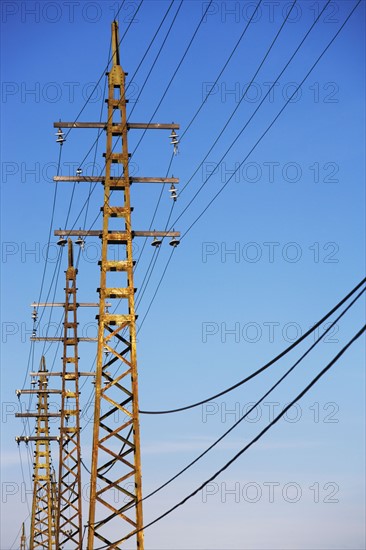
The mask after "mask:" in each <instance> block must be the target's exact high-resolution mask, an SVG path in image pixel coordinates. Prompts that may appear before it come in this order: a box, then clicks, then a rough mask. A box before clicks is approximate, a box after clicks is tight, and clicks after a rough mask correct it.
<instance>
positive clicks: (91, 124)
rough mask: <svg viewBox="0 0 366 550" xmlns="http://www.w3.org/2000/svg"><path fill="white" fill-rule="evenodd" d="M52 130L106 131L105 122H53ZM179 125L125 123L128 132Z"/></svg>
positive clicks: (119, 130)
mask: <svg viewBox="0 0 366 550" xmlns="http://www.w3.org/2000/svg"><path fill="white" fill-rule="evenodd" d="M53 127H54V128H100V129H101V130H106V129H107V123H106V122H54V123H53ZM179 128H180V126H179V124H175V123H174V122H172V123H171V124H169V123H167V124H161V123H157V122H127V129H128V130H179ZM114 130H118V132H119V133H121V130H122V126H121V124H112V131H114Z"/></svg>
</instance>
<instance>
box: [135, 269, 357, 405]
mask: <svg viewBox="0 0 366 550" xmlns="http://www.w3.org/2000/svg"><path fill="white" fill-rule="evenodd" d="M365 282H366V277H365V278H363V279H362V281H361V282H360V283H358V284H357V285H356V286H355V287H354V289H353V290H351V292H349V293H348V294H347V296H345V297H344V298H342V300H340V302H338V304H336V305H335V306H334V307H333V308H332V309H331V310H330V311H329V312H328V313H326V315H324V316H323V317H322V318H321V319H320V320H319V321H318V322H317V323H315V325H314V326H313V327H311V328H310V329H309V330H307V331H306V332H305V333H304V334H303V335H302V336H300V337H299V338H298V339H297V340H295V342H293V343H292V344H290V345H289V346H288V347H287V348H286V349H285V350H283V351H282V352H281V353H279V354H278V355H277V356H276V357H274V359H271V360H270V361H269V362H268V363H266V364H265V365H264V366H263V367H261V368H259V369H258V370H256V371H255V372H253V373H252V374H250V375H249V376H246V377H245V378H243V379H242V380H240V381H239V382H237V383H236V384H234V385H232V386H230V387H229V388H227V389H226V390H223V391H221V392H219V393H216V394H215V395H212V396H211V397H208V398H207V399H202V400H201V401H198V402H197V403H193V404H191V405H186V406H184V407H179V408H176V409H170V410H164V411H143V410H140V413H141V414H169V413H175V412H181V411H186V410H188V409H193V408H194V407H198V406H199V405H203V404H204V403H207V402H208V401H213V400H214V399H217V398H218V397H221V396H222V395H225V394H226V393H229V392H231V391H232V390H235V389H236V388H239V387H240V386H242V385H243V384H245V383H246V382H249V380H252V379H253V378H255V377H256V376H258V375H259V374H260V373H261V372H264V371H265V370H267V369H268V368H269V367H270V366H272V365H273V364H274V363H276V362H277V361H279V360H280V359H282V357H284V356H285V355H287V353H289V352H290V351H291V350H293V349H294V348H295V347H296V346H298V345H299V344H300V343H301V342H302V341H303V340H305V338H307V337H308V336H309V335H310V334H311V333H312V332H314V331H315V330H316V329H317V328H318V327H320V325H322V324H323V323H324V322H325V321H326V320H327V319H328V318H329V317H330V316H331V315H333V313H334V312H335V311H337V309H338V308H339V307H341V306H342V305H343V304H344V303H345V302H346V301H347V300H348V299H349V298H350V297H351V296H352V295H353V294H354V293H355V292H357V290H358V289H359V288H360V287H361V286H362V285H364V284H365Z"/></svg>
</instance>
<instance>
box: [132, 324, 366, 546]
mask: <svg viewBox="0 0 366 550" xmlns="http://www.w3.org/2000/svg"><path fill="white" fill-rule="evenodd" d="M365 330H366V325H364V326H363V327H362V328H361V329H360V330H359V331H358V332H357V333H356V334H355V335H354V336H353V338H351V340H349V342H348V343H347V344H346V345H345V346H344V347H343V348H342V349H341V350H340V351H339V352H338V353H337V355H336V356H335V357H334V358H333V359H332V360H331V361H330V362H329V363H328V364H327V365H326V366H325V367H324V368H323V369H322V370H321V371H320V372H319V374H317V375H316V376H315V377H314V378H313V379H312V381H311V382H310V383H309V384H308V385H307V386H306V387H305V388H304V389H303V390H302V391H301V392H300V393H299V394H298V395H297V396H296V397H295V398H294V399H293V400H292V401H291V402H290V403H289V404H288V405H286V407H285V408H284V409H283V410H282V411H281V412H280V413H279V414H278V415H277V416H276V417H275V418H274V419H273V420H272V422H270V423H269V424H268V425H267V426H266V427H265V428H264V429H263V430H262V431H261V432H260V433H259V434H258V435H257V436H256V437H255V438H253V439H252V440H251V441H250V443H248V444H247V445H246V446H245V447H243V449H241V450H240V451H239V452H238V453H237V454H236V455H235V456H233V458H231V459H230V460H229V461H228V462H227V463H226V464H225V465H224V466H223V467H222V468H220V470H218V471H217V472H216V473H215V474H213V475H212V476H211V477H210V478H209V479H207V480H206V481H205V482H203V483H202V484H201V485H200V486H199V487H198V488H197V489H195V490H194V491H193V492H192V493H190V494H189V495H188V496H186V497H185V498H184V499H183V500H181V501H180V502H178V504H176V505H175V506H172V507H171V508H170V509H169V510H167V511H166V512H164V514H161V515H160V516H159V517H157V518H156V519H154V520H153V521H151V522H150V523H148V524H147V525H145V526H144V527H142V528H141V529H139V531H142V530H144V529H147V528H148V527H151V525H154V524H155V523H157V522H158V521H160V520H161V519H163V518H164V517H166V516H167V515H169V514H170V513H171V512H173V511H174V510H176V509H177V508H179V507H180V506H182V505H183V504H185V503H186V502H187V501H188V500H190V499H191V498H192V497H194V496H195V495H196V494H197V493H199V492H200V491H201V490H202V489H203V488H204V487H205V486H206V485H207V484H208V483H211V481H213V480H214V479H216V478H217V477H218V476H219V475H220V474H222V472H224V471H225V470H226V469H227V468H229V466H231V465H232V464H233V463H234V462H235V461H236V460H237V459H238V458H239V457H240V456H241V455H243V454H244V453H245V452H246V451H247V450H248V449H249V448H250V447H252V445H254V443H256V442H257V441H259V440H260V439H261V438H262V437H263V435H264V434H265V433H266V432H267V431H268V430H269V429H270V428H272V426H274V425H275V424H277V422H278V421H279V420H280V419H281V418H282V417H283V416H284V415H285V414H286V413H287V411H288V410H289V409H290V408H291V407H293V406H294V405H295V403H297V401H300V399H301V398H302V397H304V395H306V394H307V393H308V391H309V390H310V389H311V388H312V387H313V386H314V385H315V384H316V383H317V382H318V381H319V380H320V379H321V378H322V377H323V376H324V374H325V373H326V372H327V371H328V370H329V369H330V368H331V367H332V366H333V365H334V364H335V363H336V362H337V361H338V360H339V359H340V358H341V357H342V355H343V354H344V353H345V352H346V351H347V349H348V348H349V347H351V346H352V344H354V343H355V342H356V340H358V338H360V337H361V336H362V334H363V333H364V332H365ZM137 532H138V531H135V533H133V534H131V535H128V536H127V537H125V539H124V540H126V539H127V538H130V537H131V536H133V535H135V534H136V533H137Z"/></svg>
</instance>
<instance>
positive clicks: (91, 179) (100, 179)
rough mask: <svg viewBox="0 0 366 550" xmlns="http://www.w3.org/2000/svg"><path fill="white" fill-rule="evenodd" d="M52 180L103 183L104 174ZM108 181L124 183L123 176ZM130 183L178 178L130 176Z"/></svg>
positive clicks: (174, 181) (59, 177)
mask: <svg viewBox="0 0 366 550" xmlns="http://www.w3.org/2000/svg"><path fill="white" fill-rule="evenodd" d="M53 181H63V182H76V183H82V182H86V183H98V182H99V183H104V181H105V177H104V176H53ZM110 181H111V182H113V183H114V184H119V183H120V186H121V187H124V185H125V181H126V180H125V178H124V177H122V176H121V177H120V178H118V177H114V178H112V177H111V178H110ZM130 183H179V179H178V178H161V177H160V176H155V177H150V178H139V177H130Z"/></svg>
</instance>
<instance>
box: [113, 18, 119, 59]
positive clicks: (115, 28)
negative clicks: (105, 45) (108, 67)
mask: <svg viewBox="0 0 366 550" xmlns="http://www.w3.org/2000/svg"><path fill="white" fill-rule="evenodd" d="M116 65H120V60H119V30H118V21H113V23H112V66H113V67H115V66H116Z"/></svg>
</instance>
